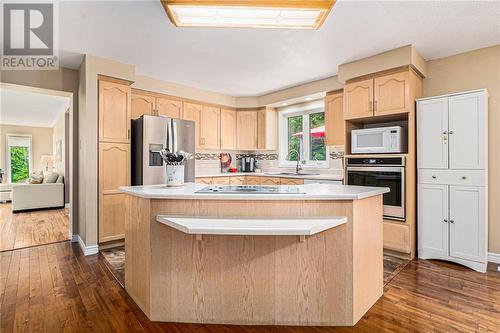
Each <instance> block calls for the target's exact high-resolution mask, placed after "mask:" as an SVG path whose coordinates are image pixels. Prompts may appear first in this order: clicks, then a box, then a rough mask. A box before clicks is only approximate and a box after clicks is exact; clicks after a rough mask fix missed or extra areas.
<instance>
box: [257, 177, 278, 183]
mask: <svg viewBox="0 0 500 333" xmlns="http://www.w3.org/2000/svg"><path fill="white" fill-rule="evenodd" d="M260 184H261V185H280V178H279V177H261V179H260Z"/></svg>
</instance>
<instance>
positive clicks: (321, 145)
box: [309, 112, 326, 161]
mask: <svg viewBox="0 0 500 333" xmlns="http://www.w3.org/2000/svg"><path fill="white" fill-rule="evenodd" d="M309 122H310V124H311V132H312V131H313V130H314V129H315V128H318V127H321V126H325V113H324V112H319V113H313V114H311V115H310V118H309ZM310 142H311V152H310V156H311V160H316V161H324V160H326V146H325V137H324V136H313V135H312V134H311V135H310Z"/></svg>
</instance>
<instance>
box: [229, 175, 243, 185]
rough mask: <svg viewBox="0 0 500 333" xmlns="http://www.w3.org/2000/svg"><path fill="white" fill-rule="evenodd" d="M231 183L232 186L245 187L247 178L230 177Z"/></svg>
mask: <svg viewBox="0 0 500 333" xmlns="http://www.w3.org/2000/svg"><path fill="white" fill-rule="evenodd" d="M229 183H230V184H231V185H245V176H240V177H230V178H229Z"/></svg>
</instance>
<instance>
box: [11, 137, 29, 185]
mask: <svg viewBox="0 0 500 333" xmlns="http://www.w3.org/2000/svg"><path fill="white" fill-rule="evenodd" d="M10 174H11V181H12V182H13V183H19V182H21V181H24V180H26V179H28V177H29V151H28V147H18V146H11V147H10Z"/></svg>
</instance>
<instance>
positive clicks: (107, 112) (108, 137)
mask: <svg viewBox="0 0 500 333" xmlns="http://www.w3.org/2000/svg"><path fill="white" fill-rule="evenodd" d="M130 98H131V90H130V87H129V86H128V85H126V84H121V83H116V82H109V81H103V80H99V141H101V142H127V143H128V142H130V112H131V111H130V109H131V107H130V104H131V102H130Z"/></svg>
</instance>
